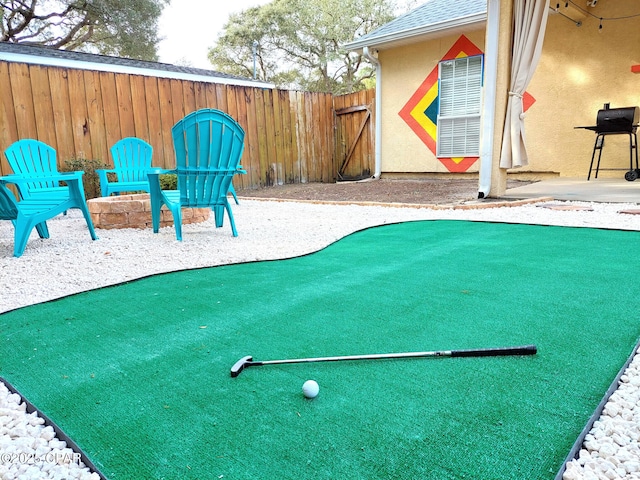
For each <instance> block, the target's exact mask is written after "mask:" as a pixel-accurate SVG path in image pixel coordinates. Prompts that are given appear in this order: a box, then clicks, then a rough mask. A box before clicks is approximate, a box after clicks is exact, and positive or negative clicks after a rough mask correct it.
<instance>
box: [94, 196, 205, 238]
mask: <svg viewBox="0 0 640 480" xmlns="http://www.w3.org/2000/svg"><path fill="white" fill-rule="evenodd" d="M87 206H88V207H89V213H90V214H91V221H92V222H93V226H94V227H95V228H102V229H105V230H110V229H114V228H151V227H152V224H151V201H150V200H149V194H148V193H141V194H134V195H116V196H111V197H100V198H92V199H91V200H88V201H87ZM210 214H211V209H210V208H183V209H182V224H183V225H186V224H189V223H200V222H204V221H206V220H208V219H209V215H210ZM168 226H173V215H171V211H170V210H168V209H167V208H166V207H164V206H163V207H162V210H161V218H160V227H168Z"/></svg>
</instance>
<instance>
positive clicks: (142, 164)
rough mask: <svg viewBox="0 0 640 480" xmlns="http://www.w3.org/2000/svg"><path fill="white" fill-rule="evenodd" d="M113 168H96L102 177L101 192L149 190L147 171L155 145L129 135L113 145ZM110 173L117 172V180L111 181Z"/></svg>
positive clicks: (103, 194) (149, 167) (106, 195)
mask: <svg viewBox="0 0 640 480" xmlns="http://www.w3.org/2000/svg"><path fill="white" fill-rule="evenodd" d="M111 156H112V158H113V168H112V169H100V170H96V172H98V176H99V178H100V194H101V195H102V196H103V197H108V196H110V195H111V194H112V193H115V194H116V195H119V194H120V193H121V192H148V191H149V179H148V177H147V172H148V171H149V170H150V169H151V158H152V156H153V147H152V146H151V145H149V144H148V143H147V142H145V141H144V140H141V139H139V138H136V137H127V138H123V139H122V140H119V141H118V142H116V143H115V144H114V145H113V146H112V147H111ZM108 173H115V175H116V179H117V180H118V181H117V182H110V181H109V178H108V175H107V174H108Z"/></svg>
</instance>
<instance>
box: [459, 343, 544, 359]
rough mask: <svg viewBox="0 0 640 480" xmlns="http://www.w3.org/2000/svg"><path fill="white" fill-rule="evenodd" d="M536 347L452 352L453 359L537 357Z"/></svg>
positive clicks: (525, 346)
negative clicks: (504, 356)
mask: <svg viewBox="0 0 640 480" xmlns="http://www.w3.org/2000/svg"><path fill="white" fill-rule="evenodd" d="M537 351H538V349H537V348H536V346H535V345H524V346H521V347H503V348H482V349H479V350H452V351H451V356H452V357H499V356H503V355H535V354H536V352H537Z"/></svg>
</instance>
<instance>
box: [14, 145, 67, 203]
mask: <svg viewBox="0 0 640 480" xmlns="http://www.w3.org/2000/svg"><path fill="white" fill-rule="evenodd" d="M4 155H5V157H7V161H8V162H9V166H10V167H11V169H12V170H13V173H14V174H15V175H20V176H22V177H23V178H26V179H29V180H28V181H26V182H20V184H19V185H16V186H17V188H18V193H19V195H20V199H22V200H24V199H28V198H37V197H39V196H44V197H45V198H47V199H51V198H60V199H66V198H68V197H69V187H66V186H60V182H59V181H58V180H55V179H52V178H54V177H55V176H56V175H58V165H57V155H56V151H55V149H54V148H53V147H51V146H49V145H47V144H46V143H44V142H41V141H39V140H33V139H30V138H25V139H22V140H18V141H17V142H15V143H13V144H11V145H10V146H9V148H7V149H6V150H5V152H4ZM52 175H53V177H50V176H52Z"/></svg>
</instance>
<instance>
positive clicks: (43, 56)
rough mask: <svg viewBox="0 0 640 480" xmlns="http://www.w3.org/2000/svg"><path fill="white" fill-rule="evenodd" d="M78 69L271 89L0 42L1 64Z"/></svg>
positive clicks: (192, 71)
mask: <svg viewBox="0 0 640 480" xmlns="http://www.w3.org/2000/svg"><path fill="white" fill-rule="evenodd" d="M2 60H4V61H10V62H11V61H13V62H24V63H32V64H40V65H50V66H59V67H67V68H80V69H85V70H86V69H90V70H98V71H109V72H116V73H129V74H138V75H148V76H155V77H165V78H178V79H183V80H194V81H204V82H210V83H224V84H231V85H243V86H254V87H262V88H273V85H272V84H266V83H265V82H260V81H254V80H253V79H251V78H246V77H238V76H234V75H228V74H226V73H221V72H216V71H213V70H206V69H202V68H192V67H181V66H178V65H172V64H169V63H159V62H148V61H145V60H134V59H131V58H121V57H111V56H108V55H96V54H92V53H84V52H72V51H69V50H58V49H55V48H51V47H42V46H33V45H24V44H20V43H11V42H0V61H2Z"/></svg>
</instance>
